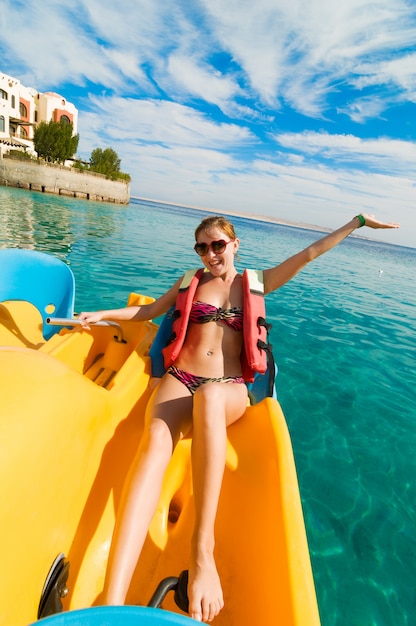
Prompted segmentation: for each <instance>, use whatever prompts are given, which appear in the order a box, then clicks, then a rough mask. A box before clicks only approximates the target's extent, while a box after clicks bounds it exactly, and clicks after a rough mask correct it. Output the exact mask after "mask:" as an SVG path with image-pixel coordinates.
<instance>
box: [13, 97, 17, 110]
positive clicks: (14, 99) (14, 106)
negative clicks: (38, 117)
mask: <svg viewBox="0 0 416 626" xmlns="http://www.w3.org/2000/svg"><path fill="white" fill-rule="evenodd" d="M15 108H16V96H14V95H12V109H15Z"/></svg>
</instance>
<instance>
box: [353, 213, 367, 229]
mask: <svg viewBox="0 0 416 626" xmlns="http://www.w3.org/2000/svg"><path fill="white" fill-rule="evenodd" d="M355 217H356V218H357V219H358V221H359V222H360V225H359V227H358V228H361V226H365V217H364V215H361V213H359V215H356V216H355Z"/></svg>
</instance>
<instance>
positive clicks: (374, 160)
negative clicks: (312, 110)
mask: <svg viewBox="0 0 416 626" xmlns="http://www.w3.org/2000/svg"><path fill="white" fill-rule="evenodd" d="M275 139H276V141H277V143H278V144H279V145H281V146H283V147H285V148H289V149H291V150H296V151H300V152H301V153H302V154H307V155H315V156H321V157H324V158H325V159H328V160H332V161H333V162H338V163H339V162H343V163H344V165H345V163H346V162H350V163H352V164H353V165H354V169H355V168H356V167H364V166H366V167H371V168H373V169H375V170H378V171H379V172H381V173H386V174H388V173H390V174H392V173H397V174H399V175H405V176H409V177H411V176H413V173H414V167H415V166H414V164H415V162H416V143H415V142H411V141H403V140H398V139H389V138H383V137H380V138H377V139H361V138H360V137H356V136H353V135H340V134H332V135H331V134H329V133H326V132H322V133H316V132H303V133H282V134H279V135H277V136H276V137H275Z"/></svg>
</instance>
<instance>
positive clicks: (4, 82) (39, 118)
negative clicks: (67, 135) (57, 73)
mask: <svg viewBox="0 0 416 626" xmlns="http://www.w3.org/2000/svg"><path fill="white" fill-rule="evenodd" d="M61 119H64V120H66V121H67V122H72V124H73V127H74V134H76V133H77V128H78V110H77V109H76V108H75V106H74V105H73V104H72V103H71V102H68V101H67V100H65V98H63V97H62V96H60V95H59V94H57V93H53V92H50V91H48V92H46V93H40V92H38V91H36V90H35V89H33V88H32V87H24V85H22V84H21V82H20V81H19V80H18V79H17V78H13V77H12V76H8V75H7V74H3V73H2V72H0V156H1V155H2V154H3V152H8V151H9V150H10V149H18V150H27V151H28V152H30V153H34V150H33V131H34V128H35V127H36V125H37V124H39V123H40V122H49V121H51V120H53V121H54V122H59V121H60V120H61Z"/></svg>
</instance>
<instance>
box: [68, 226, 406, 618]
mask: <svg viewBox="0 0 416 626" xmlns="http://www.w3.org/2000/svg"><path fill="white" fill-rule="evenodd" d="M364 224H365V225H366V226H368V227H370V228H398V227H399V224H395V223H391V224H386V223H382V222H379V221H377V220H376V219H374V217H373V216H370V215H365V214H363V215H358V216H356V217H354V218H353V219H352V220H351V221H350V222H349V223H348V224H345V226H342V227H341V228H339V229H338V230H336V231H334V232H332V233H330V234H328V235H326V236H325V237H323V238H321V239H319V240H318V241H317V242H315V243H313V244H311V245H310V246H308V247H307V248H306V249H305V250H302V251H301V252H299V253H298V254H295V255H294V256H292V257H290V258H289V259H287V260H286V261H284V262H282V263H280V265H277V266H276V267H273V268H270V269H266V270H264V272H263V278H264V290H265V294H267V293H270V292H272V291H275V290H276V289H278V288H279V287H281V286H282V285H284V284H285V283H287V282H288V281H289V280H290V279H291V278H293V276H295V275H296V274H297V273H298V272H299V271H300V270H301V269H302V268H303V267H304V266H305V265H307V263H309V262H310V261H313V260H314V259H316V258H317V257H318V256H320V255H321V254H323V253H324V252H327V251H328V250H330V249H332V248H334V246H336V245H337V244H339V243H340V242H341V241H342V240H343V239H345V238H346V237H347V236H348V235H350V234H351V233H352V232H353V231H354V230H356V229H357V228H360V227H361V226H363V225H364ZM195 240H196V244H195V251H196V252H197V254H199V256H200V257H201V260H202V262H203V264H204V266H205V268H206V270H207V271H205V272H204V273H203V274H202V276H201V278H200V281H199V284H198V286H197V290H196V293H195V297H194V302H193V305H192V309H191V312H190V317H189V324H188V327H187V332H186V337H185V340H184V343H183V346H182V348H181V350H180V352H179V355H178V356H177V358H176V359H175V360H174V362H173V363H172V365H171V366H170V367H169V368H168V370H167V372H166V373H165V375H164V376H163V378H162V379H161V381H160V384H159V385H158V386H157V388H156V389H155V391H154V393H153V395H152V398H151V400H150V402H149V405H148V408H147V414H146V420H145V421H146V425H145V430H144V434H143V437H142V440H141V444H140V447H139V449H138V451H137V454H136V457H135V459H134V461H133V464H132V466H131V468H130V471H129V474H128V476H127V479H126V482H125V486H124V489H123V494H122V498H121V503H120V508H119V511H118V513H117V520H116V525H115V529H114V535H113V540H112V546H111V550H110V555H109V562H108V568H107V574H106V581H105V586H104V603H106V604H123V603H124V601H125V597H126V594H127V591H128V587H129V584H130V580H131V578H132V575H133V572H134V569H135V567H136V563H137V560H138V558H139V555H140V552H141V549H142V547H143V544H144V541H145V538H146V534H147V531H148V527H149V525H150V522H151V520H152V517H153V514H154V512H155V510H156V507H157V503H158V500H159V495H160V490H161V487H162V481H163V477H164V473H165V470H166V468H167V465H168V462H169V460H170V457H171V455H172V453H173V450H174V448H175V446H176V444H177V443H178V441H179V440H180V439H182V438H183V437H185V436H186V435H187V434H188V433H190V431H191V430H192V475H193V482H194V485H193V488H194V498H195V526H194V531H193V536H192V540H191V557H190V563H189V584H188V595H189V613H190V615H191V617H193V618H194V619H196V620H198V621H208V622H210V621H212V620H213V619H214V617H215V616H216V615H217V614H218V613H219V612H220V611H221V609H222V607H223V594H222V588H221V582H220V579H219V576H218V573H217V569H216V565H215V560H214V543H215V538H214V524H215V517H216V511H217V505H218V500H219V495H220V490H221V483H222V477H223V472H224V465H225V453H226V429H227V426H229V425H230V424H232V423H233V422H235V421H236V420H238V419H239V418H240V417H241V416H242V415H243V413H244V411H245V409H246V406H247V388H246V385H245V384H244V379H243V376H242V369H241V362H240V355H241V351H242V347H243V333H242V325H243V316H244V311H243V289H242V276H241V275H240V274H238V272H237V270H236V268H235V266H234V257H235V254H236V253H237V251H238V248H239V245H240V242H239V239H238V238H237V236H236V234H235V231H234V227H233V225H232V224H231V223H230V222H229V221H228V220H227V219H225V218H223V217H208V218H206V219H204V220H203V221H202V222H201V224H200V225H199V226H198V228H197V229H196V231H195ZM180 284H181V279H179V280H178V281H177V282H176V283H175V284H174V285H173V287H171V288H170V289H169V291H167V292H166V293H165V294H164V295H162V296H161V297H160V298H158V299H157V300H156V301H155V302H153V303H152V304H148V305H143V306H132V307H127V308H123V309H116V310H110V311H99V312H96V313H81V314H80V316H79V319H80V320H83V323H84V325H85V326H86V327H88V324H90V323H93V322H97V321H100V320H116V321H122V320H136V321H143V320H148V319H152V318H156V317H158V316H160V315H161V314H163V313H165V312H166V311H167V310H168V309H169V308H170V307H171V306H173V305H174V304H175V301H176V298H177V295H178V291H179V286H180Z"/></svg>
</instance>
